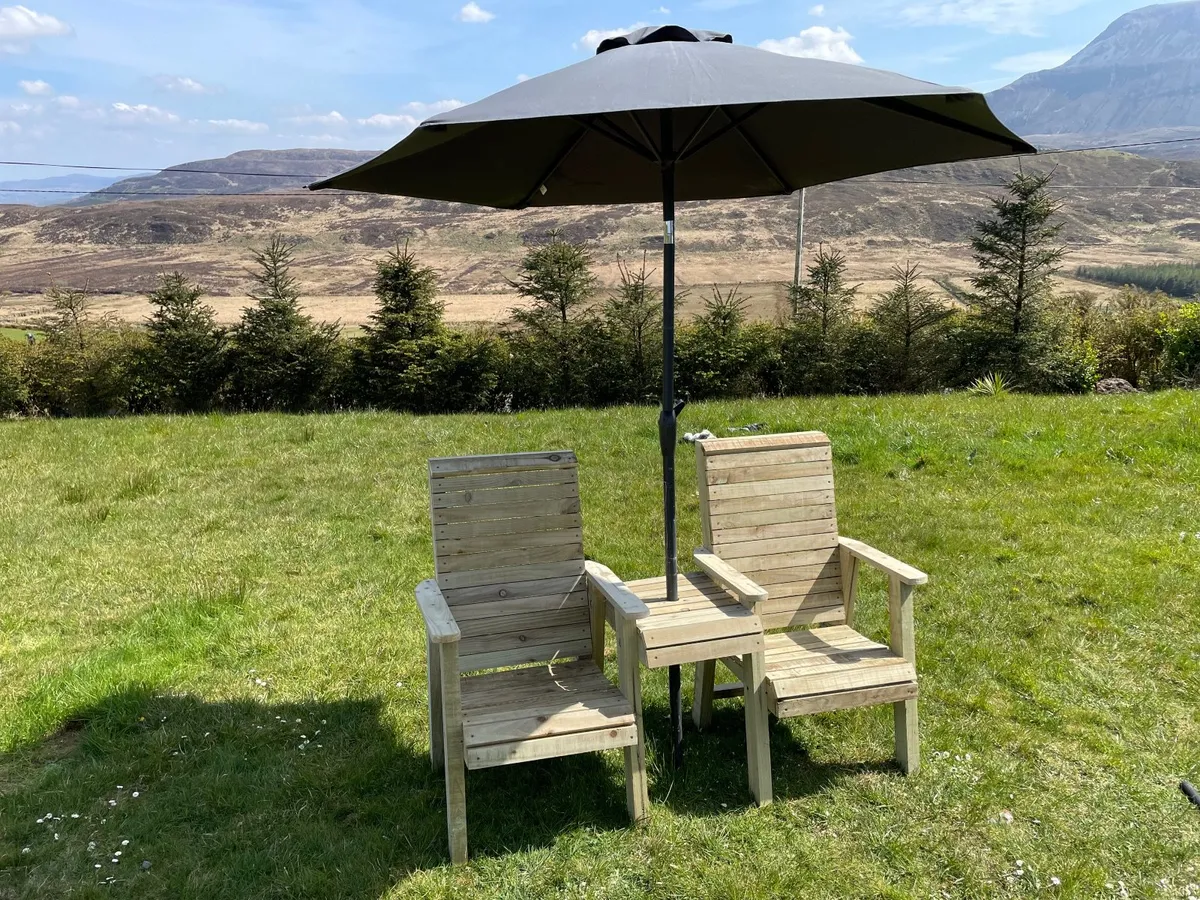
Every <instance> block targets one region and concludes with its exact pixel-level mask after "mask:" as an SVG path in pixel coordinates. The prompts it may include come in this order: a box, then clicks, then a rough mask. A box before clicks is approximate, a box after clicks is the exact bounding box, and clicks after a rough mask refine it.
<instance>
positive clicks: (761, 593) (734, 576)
mask: <svg viewBox="0 0 1200 900" xmlns="http://www.w3.org/2000/svg"><path fill="white" fill-rule="evenodd" d="M692 561H693V562H695V564H696V565H697V566H699V567H700V569H701V570H702V571H703V572H704V574H706V575H707V576H708V577H709V578H711V579H712V580H713V581H715V582H716V583H717V584H719V585H720V586H721V587H723V588H725V590H727V591H729V593H731V594H733V595H734V596H735V597H737V598H738V599H739V600H741V601H742V602H743V603H749V604H754V603H758V602H761V601H762V600H765V599H766V598H767V592H766V591H765V590H763V588H762V587H761V586H760V585H757V584H755V583H754V581H753V580H752V579H751V578H748V577H747V576H746V573H745V572H744V571H742V570H741V569H740V568H735V567H734V566H732V565H730V564H729V563H727V562H725V560H723V559H721V557H719V556H717V555H716V554H715V553H712V552H711V551H709V550H707V549H706V548H704V547H699V548H697V549H696V550H695V551H694V552H693V553H692Z"/></svg>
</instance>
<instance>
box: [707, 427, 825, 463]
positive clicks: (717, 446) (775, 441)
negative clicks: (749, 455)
mask: <svg viewBox="0 0 1200 900" xmlns="http://www.w3.org/2000/svg"><path fill="white" fill-rule="evenodd" d="M828 445H829V436H828V435H826V434H824V433H822V432H820V431H795V432H791V433H788V434H764V435H762V436H759V437H733V438H714V439H712V440H708V441H703V442H701V446H702V447H703V448H704V455H705V456H709V457H712V456H719V455H722V454H736V453H745V452H747V451H751V450H790V449H793V448H795V447H821V446H828Z"/></svg>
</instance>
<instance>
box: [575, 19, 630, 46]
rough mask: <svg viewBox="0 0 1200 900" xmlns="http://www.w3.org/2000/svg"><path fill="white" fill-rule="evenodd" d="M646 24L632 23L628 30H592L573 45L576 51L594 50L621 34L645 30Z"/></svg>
mask: <svg viewBox="0 0 1200 900" xmlns="http://www.w3.org/2000/svg"><path fill="white" fill-rule="evenodd" d="M646 25H647V23H646V22H634V23H633V24H632V25H630V26H629V27H628V28H593V29H592V30H591V31H589V32H588V33H587V34H585V35H584V36H583V37H581V38H580V39H579V40H577V41H576V42H575V44H574V46H575V49H576V50H595V49H596V48H597V47H599V46H600V45H601V44H602V43H604V42H605V41H607V40H608V39H609V38H615V37H620V36H621V35H623V34H629V32H631V31H637V30H638V29H639V28H645V27H646Z"/></svg>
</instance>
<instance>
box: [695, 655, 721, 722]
mask: <svg viewBox="0 0 1200 900" xmlns="http://www.w3.org/2000/svg"><path fill="white" fill-rule="evenodd" d="M716 680H717V661H716V660H715V659H705V660H701V661H700V662H698V663H696V689H695V692H694V693H693V695H692V721H693V722H695V723H696V727H697V728H699V729H700V730H704V729H705V728H707V727H708V726H709V725H711V724H712V705H713V687H714V685H715V683H716Z"/></svg>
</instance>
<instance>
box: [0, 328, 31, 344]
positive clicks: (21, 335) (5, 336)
mask: <svg viewBox="0 0 1200 900" xmlns="http://www.w3.org/2000/svg"><path fill="white" fill-rule="evenodd" d="M27 333H28V331H27V329H24V328H0V340H11V341H23V340H25V335H26V334H27Z"/></svg>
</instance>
